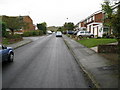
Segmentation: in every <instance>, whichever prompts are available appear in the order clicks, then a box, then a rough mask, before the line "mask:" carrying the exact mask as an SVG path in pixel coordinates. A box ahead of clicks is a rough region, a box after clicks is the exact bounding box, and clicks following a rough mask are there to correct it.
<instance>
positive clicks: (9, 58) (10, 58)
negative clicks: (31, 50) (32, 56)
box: [8, 53, 14, 62]
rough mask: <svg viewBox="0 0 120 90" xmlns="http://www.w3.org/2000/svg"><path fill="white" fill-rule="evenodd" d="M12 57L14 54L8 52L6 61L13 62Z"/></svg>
mask: <svg viewBox="0 0 120 90" xmlns="http://www.w3.org/2000/svg"><path fill="white" fill-rule="evenodd" d="M13 59H14V54H13V53H10V55H9V57H8V62H13Z"/></svg>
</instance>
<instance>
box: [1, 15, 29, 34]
mask: <svg viewBox="0 0 120 90" xmlns="http://www.w3.org/2000/svg"><path fill="white" fill-rule="evenodd" d="M2 21H3V22H5V23H6V27H7V28H8V29H10V30H11V32H12V35H13V34H14V31H15V30H18V29H21V28H22V27H25V26H26V25H27V24H26V23H25V22H23V20H22V18H21V17H8V16H3V17H2Z"/></svg>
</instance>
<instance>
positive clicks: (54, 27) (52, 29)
mask: <svg viewBox="0 0 120 90" xmlns="http://www.w3.org/2000/svg"><path fill="white" fill-rule="evenodd" d="M58 28H59V27H56V26H50V27H47V30H51V31H57V30H58Z"/></svg>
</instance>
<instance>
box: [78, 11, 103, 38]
mask: <svg viewBox="0 0 120 90" xmlns="http://www.w3.org/2000/svg"><path fill="white" fill-rule="evenodd" d="M103 18H104V14H103V13H102V11H101V10H100V11H97V12H95V13H93V14H92V15H90V16H88V17H87V18H85V19H84V20H82V21H80V22H79V23H78V24H77V26H78V28H82V27H86V29H87V31H89V32H91V33H92V34H94V36H96V37H102V35H103V33H104V32H103Z"/></svg>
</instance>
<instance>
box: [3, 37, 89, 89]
mask: <svg viewBox="0 0 120 90" xmlns="http://www.w3.org/2000/svg"><path fill="white" fill-rule="evenodd" d="M2 70H3V74H2V77H3V80H2V85H3V88H88V85H87V82H86V80H85V78H84V76H83V74H82V71H81V70H80V68H79V66H78V65H77V63H76V61H75V60H74V57H73V56H72V54H71V53H70V52H69V50H68V48H67V46H66V45H65V43H64V41H63V38H61V37H55V35H49V36H45V37H43V38H39V39H36V40H35V41H34V42H32V43H30V44H27V45H25V46H22V47H20V48H18V49H16V50H15V59H14V62H13V63H4V64H3V68H2Z"/></svg>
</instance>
